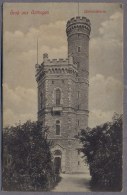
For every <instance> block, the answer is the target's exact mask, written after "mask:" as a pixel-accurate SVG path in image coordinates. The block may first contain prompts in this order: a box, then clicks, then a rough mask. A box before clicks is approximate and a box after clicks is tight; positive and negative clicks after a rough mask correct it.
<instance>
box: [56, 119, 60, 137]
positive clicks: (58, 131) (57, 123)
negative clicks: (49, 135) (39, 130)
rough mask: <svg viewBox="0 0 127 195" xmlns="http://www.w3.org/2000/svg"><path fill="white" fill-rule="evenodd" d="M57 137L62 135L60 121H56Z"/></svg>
mask: <svg viewBox="0 0 127 195" xmlns="http://www.w3.org/2000/svg"><path fill="white" fill-rule="evenodd" d="M56 135H60V121H59V120H57V121H56Z"/></svg>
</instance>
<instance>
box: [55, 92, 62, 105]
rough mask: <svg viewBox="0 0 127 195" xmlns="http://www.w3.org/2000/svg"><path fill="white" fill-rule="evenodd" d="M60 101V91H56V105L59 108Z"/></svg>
mask: <svg viewBox="0 0 127 195" xmlns="http://www.w3.org/2000/svg"><path fill="white" fill-rule="evenodd" d="M60 100H61V91H60V89H57V90H56V105H57V106H59V105H60Z"/></svg>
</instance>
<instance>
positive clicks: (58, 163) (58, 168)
mask: <svg viewBox="0 0 127 195" xmlns="http://www.w3.org/2000/svg"><path fill="white" fill-rule="evenodd" d="M54 169H55V173H56V174H57V173H60V172H61V158H60V157H55V159H54Z"/></svg>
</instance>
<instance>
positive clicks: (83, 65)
mask: <svg viewBox="0 0 127 195" xmlns="http://www.w3.org/2000/svg"><path fill="white" fill-rule="evenodd" d="M90 31H91V25H90V21H89V19H87V18H85V17H76V18H72V19H70V20H69V21H68V22H67V26H66V34H67V42H68V58H67V59H59V60H57V59H53V60H50V59H49V58H48V54H46V53H45V54H43V62H42V64H41V65H39V64H36V80H37V83H38V120H39V121H41V122H42V123H43V125H44V126H48V127H49V133H48V139H50V140H53V147H52V154H53V157H54V163H56V164H57V166H59V169H60V171H61V172H63V173H74V172H82V171H83V162H82V159H81V154H80V152H79V148H80V144H79V141H78V139H77V138H76V137H75V136H76V135H78V133H79V132H80V130H81V129H84V128H86V127H87V125H88V114H89V112H88V87H89V62H88V61H89V36H90Z"/></svg>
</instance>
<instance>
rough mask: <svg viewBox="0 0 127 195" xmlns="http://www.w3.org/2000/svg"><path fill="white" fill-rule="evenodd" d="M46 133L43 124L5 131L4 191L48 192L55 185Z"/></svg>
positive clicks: (25, 124) (20, 126)
mask: <svg viewBox="0 0 127 195" xmlns="http://www.w3.org/2000/svg"><path fill="white" fill-rule="evenodd" d="M46 132H47V129H46V128H43V127H42V125H41V123H40V122H31V121H27V122H26V123H24V124H23V125H21V124H19V125H17V126H16V127H13V126H12V127H7V128H5V129H4V130H3V188H4V190H47V189H48V188H50V187H51V185H54V181H55V173H54V168H53V163H52V155H51V152H50V147H51V143H50V142H48V141H47V138H46V136H45V135H46ZM9 158H10V159H9ZM8 159H9V160H8Z"/></svg>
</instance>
